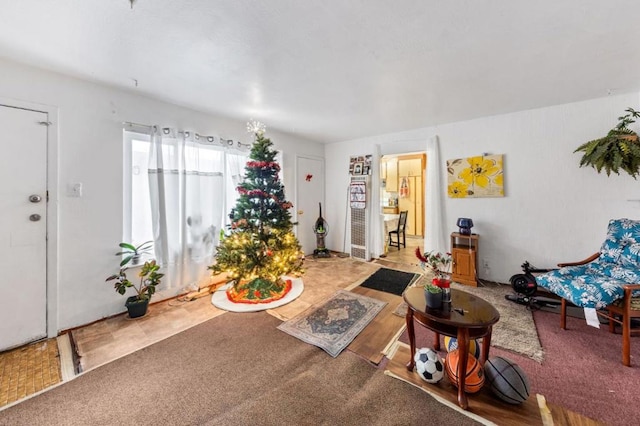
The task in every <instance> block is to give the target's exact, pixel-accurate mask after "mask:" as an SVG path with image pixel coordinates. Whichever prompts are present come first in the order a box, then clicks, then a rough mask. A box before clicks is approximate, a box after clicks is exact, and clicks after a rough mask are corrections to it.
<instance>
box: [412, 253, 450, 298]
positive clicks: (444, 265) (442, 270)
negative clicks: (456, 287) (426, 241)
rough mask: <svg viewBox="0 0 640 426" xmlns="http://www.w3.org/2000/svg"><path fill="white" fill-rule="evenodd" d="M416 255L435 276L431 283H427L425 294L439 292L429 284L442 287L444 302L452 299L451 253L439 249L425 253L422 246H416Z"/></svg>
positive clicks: (421, 263) (422, 266)
mask: <svg viewBox="0 0 640 426" xmlns="http://www.w3.org/2000/svg"><path fill="white" fill-rule="evenodd" d="M416 257H417V258H418V260H419V261H420V267H421V268H422V269H425V270H427V269H428V270H430V271H431V272H432V273H433V274H434V277H433V279H432V280H431V283H427V284H426V285H425V292H426V293H425V295H426V296H428V293H437V292H436V291H435V290H434V289H432V288H427V286H432V287H436V288H438V289H440V290H441V291H440V293H441V298H442V301H443V302H450V301H451V279H450V273H451V272H450V268H451V262H452V258H451V253H441V252H438V251H430V252H425V253H424V254H422V253H420V247H418V248H416Z"/></svg>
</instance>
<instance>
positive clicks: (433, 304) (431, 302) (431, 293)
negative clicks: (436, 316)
mask: <svg viewBox="0 0 640 426" xmlns="http://www.w3.org/2000/svg"><path fill="white" fill-rule="evenodd" d="M442 293H443V292H442V289H441V288H440V287H438V286H435V285H433V284H429V283H427V284H426V285H425V286H424V297H425V300H426V302H427V308H430V309H440V308H442Z"/></svg>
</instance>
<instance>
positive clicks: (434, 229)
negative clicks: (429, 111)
mask: <svg viewBox="0 0 640 426" xmlns="http://www.w3.org/2000/svg"><path fill="white" fill-rule="evenodd" d="M442 171H443V167H442V161H441V159H440V147H439V141H438V136H433V137H432V138H430V139H429V140H427V184H426V185H425V195H424V199H425V200H426V205H425V214H426V217H427V218H426V223H425V225H426V226H425V228H426V230H425V234H424V235H425V236H424V250H425V251H432V250H436V251H439V252H442V253H446V252H448V251H449V250H450V248H449V244H448V243H447V232H446V229H445V226H444V218H445V198H444V183H445V182H444V180H443V178H442Z"/></svg>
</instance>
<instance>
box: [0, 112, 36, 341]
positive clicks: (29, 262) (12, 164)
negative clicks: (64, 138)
mask: <svg viewBox="0 0 640 426" xmlns="http://www.w3.org/2000/svg"><path fill="white" fill-rule="evenodd" d="M46 122H47V114H46V113H43V112H36V111H30V110H26V109H20V108H13V107H8V106H4V105H0V147H1V149H2V155H0V218H1V219H0V270H1V271H2V280H0V350H4V349H8V348H12V347H15V346H19V345H21V344H23V343H27V342H31V341H33V340H37V339H40V338H42V337H46V335H47V281H46V271H47V265H46V263H47V251H46V247H47V246H46V232H47V126H46V125H43V124H42V123H46Z"/></svg>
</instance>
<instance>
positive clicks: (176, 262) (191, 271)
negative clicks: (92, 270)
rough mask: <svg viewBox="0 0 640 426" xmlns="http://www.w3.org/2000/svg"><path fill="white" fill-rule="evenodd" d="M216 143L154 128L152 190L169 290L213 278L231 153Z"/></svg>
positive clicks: (158, 249) (158, 243)
mask: <svg viewBox="0 0 640 426" xmlns="http://www.w3.org/2000/svg"><path fill="white" fill-rule="evenodd" d="M216 141H217V139H214V138H213V137H200V136H199V135H198V134H195V133H192V132H183V131H178V130H176V129H170V128H159V127H154V131H153V133H152V136H151V153H150V155H149V191H150V193H151V211H152V220H153V235H154V241H155V254H156V259H157V260H158V262H159V263H160V264H161V266H162V269H163V270H162V272H164V273H165V279H164V280H163V283H164V284H166V286H165V287H164V288H177V289H193V288H197V287H199V286H200V284H206V283H207V282H208V277H209V273H208V271H207V266H208V265H210V264H211V263H212V261H213V255H214V250H215V247H216V245H217V243H218V239H219V231H220V228H221V226H222V223H223V218H222V216H223V208H224V198H225V196H224V192H225V190H224V179H223V178H224V165H225V158H224V157H225V152H224V149H223V148H222V147H221V146H219V143H216ZM216 145H218V146H216Z"/></svg>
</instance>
